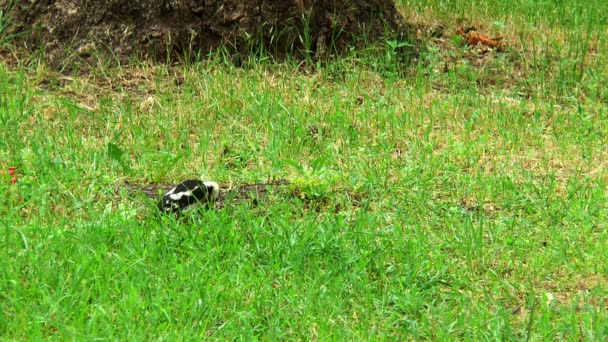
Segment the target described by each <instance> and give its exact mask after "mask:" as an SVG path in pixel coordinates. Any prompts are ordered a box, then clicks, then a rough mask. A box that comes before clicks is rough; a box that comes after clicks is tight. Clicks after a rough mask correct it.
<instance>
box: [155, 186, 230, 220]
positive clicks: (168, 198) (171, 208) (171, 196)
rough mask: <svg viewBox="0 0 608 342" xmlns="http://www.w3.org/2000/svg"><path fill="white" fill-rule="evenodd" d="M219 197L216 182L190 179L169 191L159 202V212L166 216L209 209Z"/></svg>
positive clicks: (218, 187) (218, 188)
mask: <svg viewBox="0 0 608 342" xmlns="http://www.w3.org/2000/svg"><path fill="white" fill-rule="evenodd" d="M219 195H220V186H219V184H217V183H216V182H212V181H202V180H198V179H189V180H186V181H183V182H181V183H180V184H178V185H177V186H176V187H174V188H173V189H171V190H169V191H167V192H166V193H165V194H164V195H163V197H162V198H161V200H160V202H158V210H160V211H161V212H162V213H165V214H171V213H173V214H179V213H181V212H183V211H185V210H188V209H195V208H198V207H201V206H206V207H207V208H209V206H210V205H211V204H212V203H214V202H215V200H217V198H218V197H219Z"/></svg>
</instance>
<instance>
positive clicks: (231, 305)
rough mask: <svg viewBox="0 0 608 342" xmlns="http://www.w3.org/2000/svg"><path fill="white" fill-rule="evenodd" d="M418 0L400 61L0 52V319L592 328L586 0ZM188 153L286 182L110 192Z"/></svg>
mask: <svg viewBox="0 0 608 342" xmlns="http://www.w3.org/2000/svg"><path fill="white" fill-rule="evenodd" d="M511 3H512V2H509V4H511ZM426 4H427V3H426V2H425V3H422V2H415V1H404V2H401V3H400V4H399V7H400V9H401V10H402V12H403V13H404V15H405V16H406V17H407V18H410V19H412V20H416V21H417V22H423V23H433V22H439V23H440V24H442V25H445V26H446V27H447V28H446V38H445V39H440V40H436V41H432V42H431V43H430V44H429V46H428V51H426V52H425V54H424V55H423V56H422V58H421V59H420V62H419V64H418V65H416V66H413V67H410V68H407V69H401V68H398V67H396V66H395V65H394V64H389V63H390V62H391V61H393V60H394V59H392V58H388V57H387V56H389V55H387V53H389V54H390V53H393V52H394V51H392V50H390V48H391V46H390V44H389V45H387V50H386V51H385V52H386V53H382V54H376V53H375V52H374V51H368V52H363V53H357V54H355V53H353V55H350V56H346V57H344V58H342V59H340V60H337V61H334V62H331V63H329V64H328V65H327V66H325V67H324V68H320V69H318V70H316V71H306V70H305V71H303V72H298V68H297V66H295V65H293V64H291V63H283V64H270V63H269V62H256V61H249V62H248V63H246V67H244V68H235V67H234V66H232V65H231V64H230V63H228V62H226V61H225V60H224V59H223V58H221V57H219V56H218V57H215V58H211V59H210V60H207V61H204V62H198V63H193V64H189V65H186V66H177V67H176V66H173V67H170V66H163V65H160V66H159V65H149V64H147V63H139V64H134V65H131V66H123V67H117V68H103V67H99V68H96V69H94V70H93V71H92V72H91V74H89V75H87V76H80V77H76V76H72V77H70V76H66V75H58V74H56V73H54V72H52V71H50V70H49V69H48V68H47V67H46V66H45V65H44V64H42V63H38V64H33V63H32V64H28V65H23V66H20V67H9V65H7V64H5V63H2V64H0V126H1V127H0V146H1V148H0V166H1V168H2V170H6V169H8V167H9V166H14V167H16V168H17V172H18V176H19V181H18V182H17V183H16V184H10V183H9V182H8V178H6V181H2V182H0V191H2V193H3V196H2V197H1V199H0V201H2V205H0V222H1V223H2V225H1V226H0V230H1V231H2V234H0V259H1V260H3V262H2V263H0V272H1V276H0V296H1V298H2V300H1V301H0V336H3V337H4V338H6V339H8V340H13V339H15V340H22V339H47V338H56V339H62V340H63V339H68V340H69V339H91V338H102V339H120V340H122V339H133V340H145V339H184V340H185V339H201V338H211V339H244V340H249V339H322V340H328V339H338V340H359V339H365V340H370V339H371V340H375V339H398V340H403V339H425V340H427V339H431V340H486V339H487V340H489V339H500V340H552V339H563V340H603V339H606V336H607V335H608V324H607V323H606V322H608V315H607V312H606V306H607V304H608V302H607V301H606V298H608V293H607V290H608V278H607V274H608V268H607V266H606V265H607V264H606V262H605V260H608V254H607V252H606V248H605V246H606V244H607V242H608V233H607V229H606V228H607V224H606V222H607V221H608V220H607V219H608V218H607V216H608V205H607V201H606V191H607V189H608V188H607V180H608V173H607V168H608V164H607V163H606V160H608V158H607V155H606V154H607V147H606V136H607V134H608V118H607V113H608V108H607V107H606V99H607V95H608V93H607V92H606V90H605V87H604V86H603V85H604V84H605V83H606V80H607V76H608V74H607V73H606V68H605V65H606V58H607V56H608V54H607V53H606V47H607V46H606V40H605V38H604V37H603V32H605V30H606V19H605V17H602V15H603V14H602V11H595V10H594V7H593V5H591V4H589V5H581V4H574V2H572V1H570V2H568V1H565V2H561V3H560V4H559V5H550V4H549V3H540V4H536V2H525V1H519V2H517V3H515V5H514V6H513V7H510V6H506V4H507V3H506V2H501V1H493V2H492V3H491V4H476V5H475V6H474V7H473V8H471V7H469V6H470V5H467V4H470V2H463V1H447V2H446V1H434V2H432V3H431V4H428V5H426ZM602 4H603V3H601V2H598V3H597V4H596V6H595V7H598V6H603V5H602ZM472 9H473V10H472ZM459 23H461V24H462V25H466V24H467V23H472V24H475V25H477V26H478V27H480V29H481V30H485V31H486V32H490V33H492V34H501V35H504V36H505V37H506V40H507V41H508V43H509V44H508V47H507V49H506V50H505V51H504V52H501V53H498V52H490V53H489V54H487V55H485V54H484V55H482V56H481V57H479V56H480V55H479V54H478V53H477V52H475V51H474V49H469V48H466V47H461V46H458V45H456V44H454V42H453V41H452V40H451V39H450V36H451V35H453V32H454V31H455V29H456V26H457V25H459ZM0 41H1V39H0ZM200 174H204V175H206V176H207V177H209V178H211V179H213V180H216V181H219V182H221V183H223V184H237V185H238V184H239V183H242V182H258V181H266V180H267V179H273V178H275V179H278V178H286V179H289V180H291V181H292V182H293V184H292V185H291V187H290V189H291V191H289V192H276V193H274V194H272V195H271V197H270V198H269V199H268V200H267V201H265V202H263V203H262V205H261V206H258V207H252V206H250V205H249V204H248V203H242V204H239V205H237V206H235V207H229V208H226V209H223V210H220V211H210V212H206V213H204V214H202V215H200V216H193V217H191V220H190V221H189V222H180V221H176V220H174V219H172V218H168V217H165V218H160V219H159V218H157V217H156V216H155V215H153V212H154V211H153V210H154V203H150V202H149V201H148V200H147V199H145V198H144V197H143V196H135V197H133V196H130V195H129V194H127V193H125V192H124V191H119V190H117V185H119V184H121V183H122V182H123V181H125V180H128V181H130V182H141V183H154V182H175V181H177V180H181V179H183V178H186V177H192V176H193V175H200ZM0 176H2V177H4V176H6V175H5V174H3V175H0Z"/></svg>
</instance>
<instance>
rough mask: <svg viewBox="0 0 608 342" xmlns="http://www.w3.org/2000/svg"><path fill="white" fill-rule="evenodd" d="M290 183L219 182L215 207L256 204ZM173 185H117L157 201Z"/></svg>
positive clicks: (283, 181) (127, 183)
mask: <svg viewBox="0 0 608 342" xmlns="http://www.w3.org/2000/svg"><path fill="white" fill-rule="evenodd" d="M289 184H290V183H289V182H288V181H287V180H284V179H282V180H278V181H273V182H268V183H254V184H240V185H238V186H235V187H232V186H230V185H228V184H220V196H219V198H218V199H217V201H216V202H215V208H216V209H223V208H225V207H227V206H234V205H237V204H238V203H250V204H252V205H257V204H258V203H259V202H260V201H263V200H264V199H266V198H267V197H268V196H269V195H270V194H271V193H272V192H275V191H279V190H280V189H284V188H285V187H286V186H288V185H289ZM174 186H175V185H168V184H135V183H129V182H125V183H124V184H122V185H121V186H120V187H119V190H120V188H123V189H125V190H126V191H127V192H128V193H131V194H139V193H141V194H143V195H145V196H146V197H148V198H150V199H152V200H154V201H157V200H159V199H160V198H161V195H159V194H163V193H165V192H167V191H169V190H170V189H171V188H173V187H174Z"/></svg>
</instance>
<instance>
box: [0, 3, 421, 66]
mask: <svg viewBox="0 0 608 342" xmlns="http://www.w3.org/2000/svg"><path fill="white" fill-rule="evenodd" d="M9 7H10V11H9V12H10V15H11V18H12V28H11V30H12V33H16V34H20V35H19V38H18V43H20V44H21V46H25V47H27V48H28V49H29V50H33V51H44V56H45V58H46V59H48V61H50V62H51V65H55V66H59V67H62V68H69V66H70V64H72V63H74V61H77V60H78V59H81V60H82V59H85V60H86V59H93V60H94V59H95V58H99V57H103V58H104V60H108V57H110V58H109V59H110V60H118V61H122V62H124V61H126V60H128V59H129V58H131V57H133V56H135V57H138V58H151V59H154V60H162V61H166V60H167V58H172V59H178V60H179V59H190V58H193V57H194V56H195V55H196V54H197V53H198V54H199V55H202V56H205V55H206V54H207V53H208V52H210V51H213V50H215V49H218V48H220V47H226V48H227V50H228V51H230V52H232V53H233V54H234V55H235V56H245V55H247V54H249V53H252V52H255V53H258V52H259V51H264V52H265V53H268V54H270V55H271V56H274V57H277V58H282V57H285V56H286V55H289V56H295V57H300V58H310V59H319V58H326V57H327V56H329V55H334V54H339V53H341V52H343V51H345V50H346V49H347V48H349V47H351V46H361V45H365V44H370V43H373V42H374V41H377V40H378V39H382V38H386V37H387V36H391V37H397V38H399V39H408V38H409V37H413V34H412V32H411V31H412V28H411V27H410V26H409V25H407V24H405V23H404V20H403V18H402V16H401V15H400V14H399V12H398V11H397V10H396V8H395V5H394V3H393V0H361V1H349V0H316V1H312V0H148V1H145V0H97V1H87V0H40V1H30V0H0V8H9Z"/></svg>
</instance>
